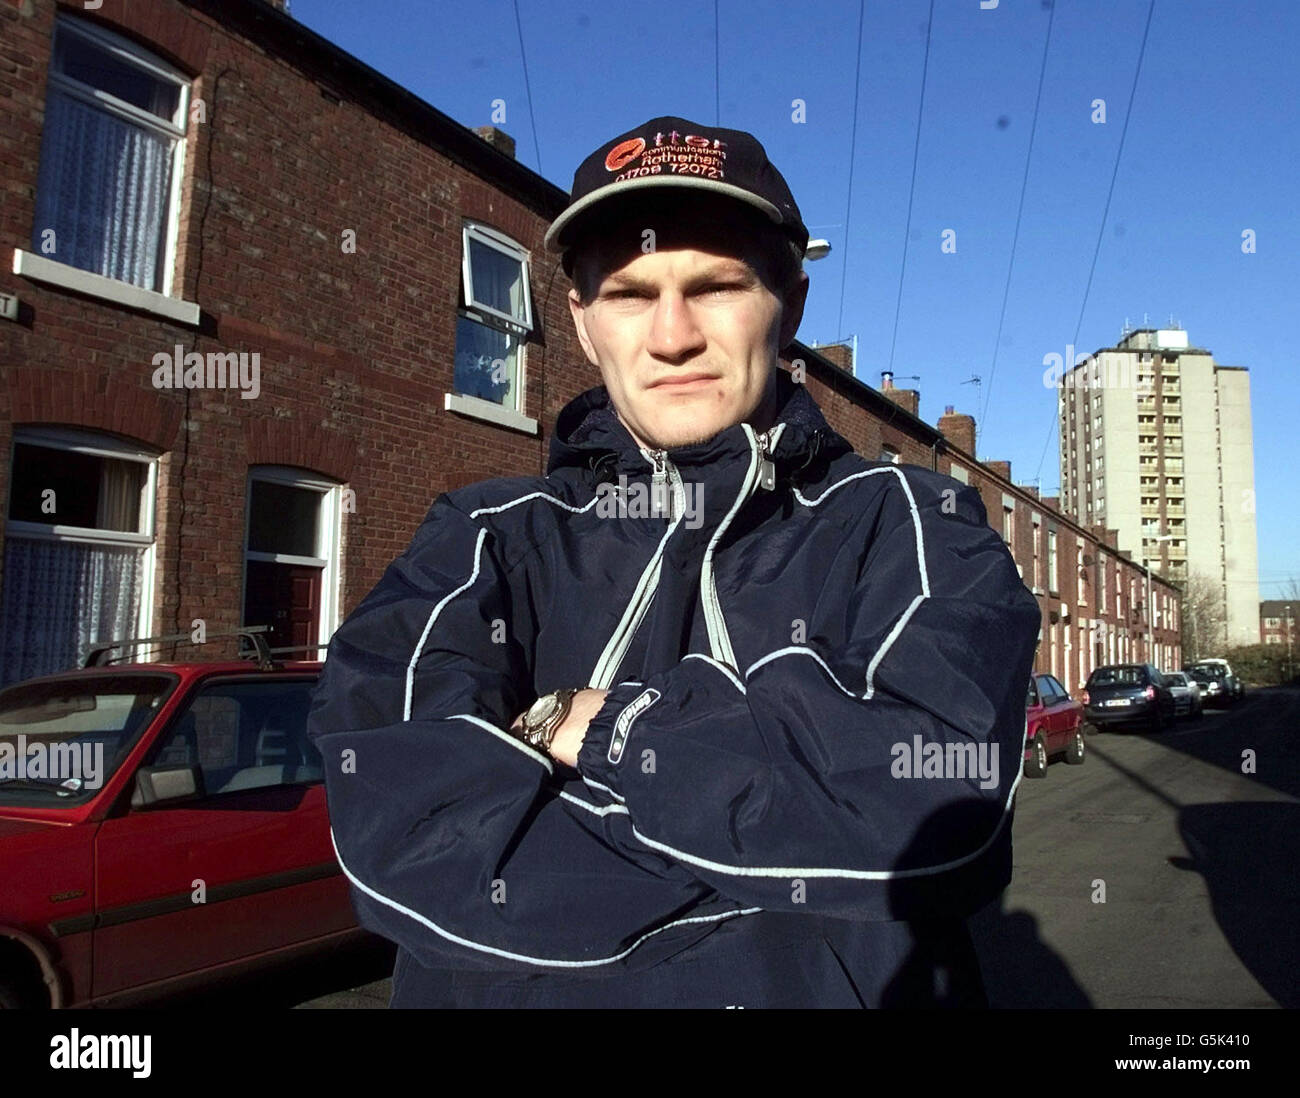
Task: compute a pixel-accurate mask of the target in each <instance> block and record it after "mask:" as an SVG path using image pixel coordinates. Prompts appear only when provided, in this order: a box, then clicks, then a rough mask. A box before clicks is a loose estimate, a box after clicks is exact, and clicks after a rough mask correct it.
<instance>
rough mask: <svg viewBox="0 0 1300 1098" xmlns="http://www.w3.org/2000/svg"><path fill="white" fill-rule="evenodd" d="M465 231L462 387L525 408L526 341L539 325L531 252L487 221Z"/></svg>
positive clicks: (459, 352) (458, 373) (459, 335)
mask: <svg viewBox="0 0 1300 1098" xmlns="http://www.w3.org/2000/svg"><path fill="white" fill-rule="evenodd" d="M462 235H463V245H464V246H463V251H462V256H461V278H462V285H461V293H462V308H461V311H460V315H459V316H458V317H457V319H456V369H455V375H454V384H455V389H456V392H457V393H459V394H460V395H462V396H469V397H477V398H478V399H480V400H486V401H489V402H491V403H493V404H499V405H501V406H502V407H504V408H506V409H509V410H510V411H515V412H521V413H522V412H523V410H524V402H523V346H524V340H525V339H526V337H527V336H528V334H529V333H530V332H531V331H532V330H533V303H532V294H531V291H530V287H529V262H528V253H527V252H526V251H524V249H523V248H521V247H520V246H519V245H518V244H516V243H514V241H512V240H510V239H509V238H508V237H506V236H503V235H502V234H500V233H498V232H496V231H494V230H492V229H489V228H488V227H487V226H485V225H479V224H476V223H473V222H469V223H467V224H466V225H465V227H464V230H463V234H462Z"/></svg>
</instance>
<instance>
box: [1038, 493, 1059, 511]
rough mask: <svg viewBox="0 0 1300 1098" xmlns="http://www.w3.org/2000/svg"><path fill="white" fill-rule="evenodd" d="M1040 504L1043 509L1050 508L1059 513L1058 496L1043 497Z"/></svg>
mask: <svg viewBox="0 0 1300 1098" xmlns="http://www.w3.org/2000/svg"><path fill="white" fill-rule="evenodd" d="M1042 502H1043V506H1044V507H1050V508H1051V509H1052V510H1053V511H1059V510H1060V509H1061V497H1060V496H1043V497H1042Z"/></svg>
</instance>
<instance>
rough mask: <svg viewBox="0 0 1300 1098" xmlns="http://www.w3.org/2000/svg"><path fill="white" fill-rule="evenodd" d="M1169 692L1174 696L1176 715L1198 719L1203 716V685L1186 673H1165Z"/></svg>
mask: <svg viewBox="0 0 1300 1098" xmlns="http://www.w3.org/2000/svg"><path fill="white" fill-rule="evenodd" d="M1164 676H1165V682H1166V683H1168V684H1169V692H1170V693H1171V694H1173V696H1174V715H1175V716H1177V717H1192V718H1196V717H1199V716H1200V715H1201V684H1200V683H1198V682H1197V681H1196V680H1195V679H1194V678H1192V677H1191V675H1189V674H1187V672H1186V671H1166V672H1164Z"/></svg>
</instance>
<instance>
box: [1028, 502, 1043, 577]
mask: <svg viewBox="0 0 1300 1098" xmlns="http://www.w3.org/2000/svg"><path fill="white" fill-rule="evenodd" d="M1029 517H1030V520H1031V521H1032V522H1033V526H1034V546H1033V549H1034V594H1035V595H1041V594H1042V593H1043V555H1042V539H1043V516H1042V515H1040V514H1039V513H1038V512H1037V511H1033V512H1031V513H1030V516H1029Z"/></svg>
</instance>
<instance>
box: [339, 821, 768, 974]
mask: <svg viewBox="0 0 1300 1098" xmlns="http://www.w3.org/2000/svg"><path fill="white" fill-rule="evenodd" d="M330 843H331V844H332V845H333V847H334V856H335V857H336V858H337V859H338V863H339V868H340V869H342V870H343V875H344V876H345V877H347V879H348V880H349V881H351V882H352V884H353V885H355V886H356V887H357V888H358V889H359V890H360V891H362V892H364V893H365V894H366V895H367V896H369V897H370V898H371V899H372V900H376V901H378V902H379V903H381V904H384V905H385V906H386V907H391V908H392V909H393V910H394V911H400V912H401V913H402V914H403V915H408V916H410V917H411V918H412V919H414V920H415V921H416V922H417V923H420V924H421V925H422V926H427V927H428V928H429V929H430V930H432V931H433V932H434V933H435V934H437V935H438V936H439V937H442V938H446V939H447V941H449V942H455V943H456V944H457V945H461V946H465V947H467V948H469V949H477V950H478V951H479V952H481V953H491V954H492V955H493V956H495V957H504V958H505V959H506V960H509V961H521V962H523V963H524V964H530V965H540V966H543V967H549V968H594V967H595V966H596V965H607V964H611V963H613V962H614V961H621V960H622V959H623V958H624V957H626V956H627V955H628V954H629V953H631V952H632V950H634V949H636V947H637V946H639V945H640V944H641V943H642V942H644V941H645V940H646V939H647V938H652V937H654V935H656V934H660V933H662V932H663V931H665V930H671V929H672V928H673V927H675V926H683V925H685V924H686V923H713V922H717V921H719V920H720V919H730V918H733V917H734V916H736V915H753V914H755V913H756V912H759V911H762V910H763V909H762V908H761V907H742V908H737V909H735V910H733V911H723V912H720V913H719V914H717V915H692V916H689V917H687V918H685V919H676V920H674V921H673V922H671V923H665V924H664V925H663V926H660V927H656V928H655V929H654V930H651V931H647V932H646V933H645V934H642V935H641V937H639V938H638V939H637V940H636V941H635V942H633V943H632V944H631V945H630V946H628V947H627V949H625V950H623V952H621V953H615V954H614V955H613V956H612V957H601V958H598V959H596V960H592V961H565V960H560V959H558V958H552V957H529V956H528V955H527V954H524V953H511V952H510V951H509V950H505V949H497V948H496V946H490V945H484V944H483V943H481V942H472V941H470V940H469V939H468V938H462V937H461V936H460V935H459V934H453V933H452V932H451V931H450V930H445V929H443V928H442V927H440V926H439V925H438V924H437V923H435V922H434V921H433V920H432V919H427V918H425V917H424V916H423V915H421V914H420V913H419V912H418V911H412V910H411V909H410V908H409V907H407V906H405V905H404V904H399V903H398V902H397V901H396V900H390V899H389V898H388V897H387V896H384V895H382V894H381V893H378V892H376V891H375V890H374V889H373V888H371V887H370V886H369V885H367V884H365V883H363V882H362V881H361V880H360V879H358V878H357V877H356V875H355V874H353V872H352V870H350V869H349V868H348V867H347V865H346V863H345V862H344V861H343V855H342V854H341V853H340V852H339V844H338V843H337V842H336V841H335V839H334V828H333V827H331V828H330Z"/></svg>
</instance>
